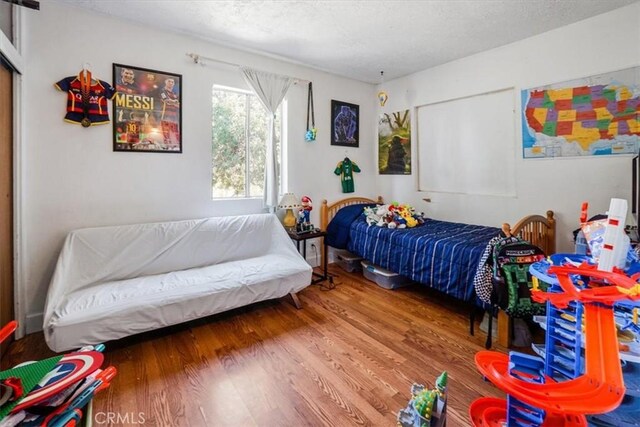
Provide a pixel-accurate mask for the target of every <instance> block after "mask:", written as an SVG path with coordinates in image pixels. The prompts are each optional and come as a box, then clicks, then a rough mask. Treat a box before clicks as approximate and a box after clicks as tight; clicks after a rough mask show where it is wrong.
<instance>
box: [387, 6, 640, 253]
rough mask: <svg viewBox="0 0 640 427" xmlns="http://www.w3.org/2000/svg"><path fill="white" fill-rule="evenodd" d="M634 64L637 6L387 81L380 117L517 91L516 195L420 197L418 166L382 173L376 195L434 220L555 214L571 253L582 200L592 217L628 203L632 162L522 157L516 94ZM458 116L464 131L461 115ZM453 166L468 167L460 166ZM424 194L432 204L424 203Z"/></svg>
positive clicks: (639, 34)
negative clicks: (612, 203) (618, 201)
mask: <svg viewBox="0 0 640 427" xmlns="http://www.w3.org/2000/svg"><path fill="white" fill-rule="evenodd" d="M636 65H640V3H635V4H633V5H630V6H627V7H625V8H622V9H618V10H614V11H612V12H609V13H607V14H604V15H599V16H596V17H593V18H591V19H588V20H585V21H581V22H578V23H575V24H573V25H569V26H566V27H562V28H560V29H557V30H554V31H550V32H547V33H544V34H541V35H538V36H535V37H532V38H529V39H526V40H523V41H520V42H516V43H513V44H509V45H506V46H503V47H500V48H497V49H493V50H490V51H486V52H482V53H479V54H476V55H473V56H470V57H467V58H463V59H460V60H457V61H454V62H450V63H448V64H444V65H442V66H439V67H435V68H431V69H428V70H425V71H422V72H418V73H415V74H412V75H409V76H406V77H403V78H400V79H396V80H393V81H390V82H386V83H384V85H382V86H381V87H383V88H384V90H385V91H386V92H387V93H388V95H389V100H388V102H387V104H386V105H385V107H384V111H385V112H392V111H399V110H404V109H407V108H411V107H416V106H419V105H424V104H430V103H433V102H438V101H444V100H449V99H455V98H460V97H464V96H469V95H474V94H480V93H485V92H490V91H494V90H500V89H504V88H511V87H513V88H515V89H516V91H515V92H516V95H517V99H516V103H515V105H516V106H517V107H516V113H517V114H516V117H517V119H516V123H515V124H514V126H515V129H516V135H517V136H516V140H515V141H513V143H514V144H516V150H515V152H516V154H515V158H514V159H513V161H514V162H515V165H516V197H515V198H513V197H487V196H471V195H464V194H447V193H432V192H431V193H421V192H417V191H416V189H417V184H416V177H417V168H416V165H415V163H414V165H413V175H412V176H389V175H379V176H378V177H377V183H378V188H379V191H380V192H381V194H384V195H386V196H387V197H388V196H392V199H393V200H400V201H406V202H409V203H413V204H414V205H415V206H416V207H417V208H418V210H424V211H425V213H427V214H428V215H429V216H431V217H433V218H437V219H444V220H452V221H462V222H469V223H476V224H485V225H496V226H499V225H500V224H501V223H502V222H504V221H509V222H512V223H513V222H515V221H517V220H518V219H519V218H521V217H522V216H524V215H527V214H531V213H540V214H544V212H545V211H546V210H548V209H552V210H554V211H555V212H556V215H557V220H558V244H559V247H558V249H560V250H569V249H571V243H570V241H571V240H570V239H571V231H572V230H573V229H575V228H577V226H578V218H579V216H580V212H579V211H580V205H581V203H582V202H583V201H589V203H590V213H592V214H595V213H602V212H604V211H606V210H607V208H608V206H609V199H610V198H611V197H622V198H627V199H630V197H631V159H630V157H628V156H624V157H623V156H620V157H612V156H598V157H589V158H561V159H541V160H537V159H534V160H526V161H525V160H523V159H522V148H521V147H522V135H521V130H520V129H521V116H520V111H519V110H520V107H519V106H520V100H519V94H520V90H521V89H526V88H530V87H537V86H542V85H546V84H551V83H556V82H562V81H566V80H572V79H576V78H580V77H586V76H589V75H594V74H600V73H604V72H608V71H615V70H620V69H623V68H627V67H632V66H636ZM380 111H382V110H379V111H378V113H380ZM412 114H413V113H412ZM413 117H414V118H415V114H414V116H413ZM414 118H412V120H414V132H415V129H416V123H415V119H414ZM459 119H460V120H459V123H460V126H464V122H465V119H464V117H460V118H459ZM414 135H415V133H414ZM417 139H419V136H418V138H415V137H414V141H413V147H412V148H413V150H414V153H413V155H412V158H413V159H416V158H417V155H416V152H415V148H416V146H417V143H416V140H417ZM376 156H377V154H376ZM467 161H468V162H473V161H474V159H473V158H469V159H467ZM376 164H377V162H376ZM450 167H452V168H465V164H452V165H450ZM425 197H428V198H431V200H432V203H425V202H424V201H422V199H423V198H425Z"/></svg>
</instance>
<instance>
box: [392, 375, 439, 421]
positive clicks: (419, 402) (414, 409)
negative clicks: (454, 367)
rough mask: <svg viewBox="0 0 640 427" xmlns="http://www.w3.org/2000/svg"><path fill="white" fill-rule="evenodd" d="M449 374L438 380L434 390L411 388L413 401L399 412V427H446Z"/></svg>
mask: <svg viewBox="0 0 640 427" xmlns="http://www.w3.org/2000/svg"><path fill="white" fill-rule="evenodd" d="M447 380H448V376H447V372H446V371H445V372H443V373H442V374H440V376H439V377H438V378H437V379H436V384H435V388H434V389H427V388H426V387H425V386H424V385H422V384H416V383H414V384H413V385H412V386H411V395H412V397H411V400H409V404H408V405H407V407H406V408H405V409H402V410H401V411H400V412H398V426H399V427H444V426H445V425H446V422H447V412H446V411H447Z"/></svg>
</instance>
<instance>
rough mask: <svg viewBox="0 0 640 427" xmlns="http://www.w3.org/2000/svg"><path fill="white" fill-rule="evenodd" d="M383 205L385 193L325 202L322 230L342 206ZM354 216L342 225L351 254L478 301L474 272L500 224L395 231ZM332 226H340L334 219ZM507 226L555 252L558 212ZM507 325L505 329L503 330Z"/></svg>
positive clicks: (435, 224) (432, 224) (439, 224)
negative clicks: (371, 224)
mask: <svg viewBox="0 0 640 427" xmlns="http://www.w3.org/2000/svg"><path fill="white" fill-rule="evenodd" d="M381 203H383V200H382V197H378V198H377V199H375V200H373V199H368V198H363V197H351V198H348V199H343V200H339V201H337V202H335V203H332V204H329V203H328V202H327V201H326V200H323V201H322V206H321V209H320V223H321V229H322V230H324V231H327V227H328V225H329V223H330V222H331V220H332V219H333V218H334V217H335V216H336V214H337V213H338V211H340V210H341V209H342V208H345V207H349V206H351V208H347V209H346V210H345V211H343V212H346V211H347V210H351V211H353V212H355V211H356V210H357V209H358V206H359V205H363V204H371V205H373V204H381ZM352 216H353V220H351V218H348V219H347V220H346V221H343V222H344V224H342V225H341V227H343V228H344V227H349V230H348V239H347V240H348V241H347V245H348V246H347V247H346V249H348V250H349V251H350V252H353V253H355V254H357V255H359V256H362V257H363V258H365V259H367V260H369V261H371V262H373V263H374V264H376V265H379V266H381V267H383V268H386V269H389V270H391V271H394V272H396V273H399V274H402V275H404V276H407V277H409V278H410V279H412V280H414V281H416V282H418V283H421V284H423V285H426V286H429V287H431V288H434V289H436V290H438V291H440V292H444V293H445V294H447V295H450V296H452V297H454V298H456V299H459V300H462V301H466V302H471V303H473V302H475V292H474V289H473V276H474V274H475V270H476V267H477V265H478V261H479V260H480V257H481V256H482V252H483V251H484V248H485V247H486V245H487V243H488V242H489V240H490V239H491V238H492V237H494V236H496V235H497V234H498V233H499V231H500V229H499V228H496V227H486V226H479V225H470V224H461V223H451V222H447V221H438V220H428V221H427V222H426V223H425V224H424V225H422V226H420V227H416V228H412V229H404V230H397V229H396V230H390V229H387V228H382V227H375V226H372V227H369V226H368V225H367V223H366V222H365V221H364V217H363V216H362V215H352ZM339 219H342V217H339ZM349 221H351V222H349ZM332 227H333V230H336V228H335V223H334V224H332ZM502 230H503V231H504V232H505V233H506V234H513V235H518V236H520V237H522V238H523V239H526V240H528V241H529V242H531V243H533V244H535V245H537V246H539V247H540V248H541V249H542V250H544V251H545V253H548V254H552V253H554V252H555V219H554V217H553V211H547V214H546V217H545V216H541V215H529V216H527V217H525V218H523V219H521V220H520V221H518V222H517V223H516V225H515V226H514V227H511V226H510V225H509V224H507V223H505V224H503V225H502ZM330 238H331V236H328V239H330ZM323 256H326V254H323ZM501 317H502V318H503V320H502V321H500V322H499V341H500V344H503V345H506V346H508V344H509V338H508V337H509V335H510V334H509V332H508V331H509V328H510V327H509V326H508V317H506V316H502V315H501ZM503 328H506V329H504V330H503V331H502V333H501V332H500V331H501V329H503ZM504 334H506V338H505V337H503V335H504Z"/></svg>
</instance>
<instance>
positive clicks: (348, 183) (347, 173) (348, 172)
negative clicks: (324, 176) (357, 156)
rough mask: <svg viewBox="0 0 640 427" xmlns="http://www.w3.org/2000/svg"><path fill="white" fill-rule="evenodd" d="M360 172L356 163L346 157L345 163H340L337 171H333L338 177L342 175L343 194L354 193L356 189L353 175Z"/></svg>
mask: <svg viewBox="0 0 640 427" xmlns="http://www.w3.org/2000/svg"><path fill="white" fill-rule="evenodd" d="M354 172H360V168H359V167H358V165H357V164H355V162H352V161H351V160H349V158H348V157H345V158H344V160H343V161H341V162H340V163H338V166H336V170H334V171H333V173H335V174H336V175H340V182H342V192H343V193H353V192H354V190H355V188H354V184H353V173H354Z"/></svg>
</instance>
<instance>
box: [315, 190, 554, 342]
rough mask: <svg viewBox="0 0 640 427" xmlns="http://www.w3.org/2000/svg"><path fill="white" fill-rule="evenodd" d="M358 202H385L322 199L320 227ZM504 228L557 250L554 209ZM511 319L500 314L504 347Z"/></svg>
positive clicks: (547, 250) (546, 248) (546, 249)
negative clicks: (346, 207) (342, 209)
mask: <svg viewBox="0 0 640 427" xmlns="http://www.w3.org/2000/svg"><path fill="white" fill-rule="evenodd" d="M357 203H380V204H381V203H383V200H382V197H381V196H378V199H377V200H373V199H368V198H365V197H350V198H348V199H342V200H338V201H337V202H335V203H332V204H328V203H327V201H326V200H323V201H322V206H321V207H320V228H321V229H322V230H323V231H326V229H327V225H328V224H329V222H330V221H331V219H333V217H334V216H335V214H336V212H338V211H339V210H340V209H341V208H343V207H345V206H348V205H354V204H357ZM502 230H503V231H504V232H505V233H507V234H508V235H514V236H519V237H521V238H523V239H525V240H527V241H529V242H531V243H532V244H534V245H536V246H538V247H539V248H540V249H542V250H543V251H544V252H545V253H546V254H548V255H551V254H553V253H555V251H556V220H555V218H554V217H553V211H550V210H549V211H547V214H546V216H542V215H528V216H526V217H524V218H522V219H521V220H520V221H518V222H517V223H516V224H515V225H514V226H513V227H511V226H510V225H509V224H508V223H504V224H503V225H502ZM322 248H323V249H322V257H323V258H322V259H324V257H325V256H326V254H325V253H324V245H322ZM511 330H512V327H511V319H510V317H509V316H507V315H506V314H505V313H503V312H500V314H499V316H498V343H499V344H500V345H502V346H504V347H509V346H510V345H511Z"/></svg>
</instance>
